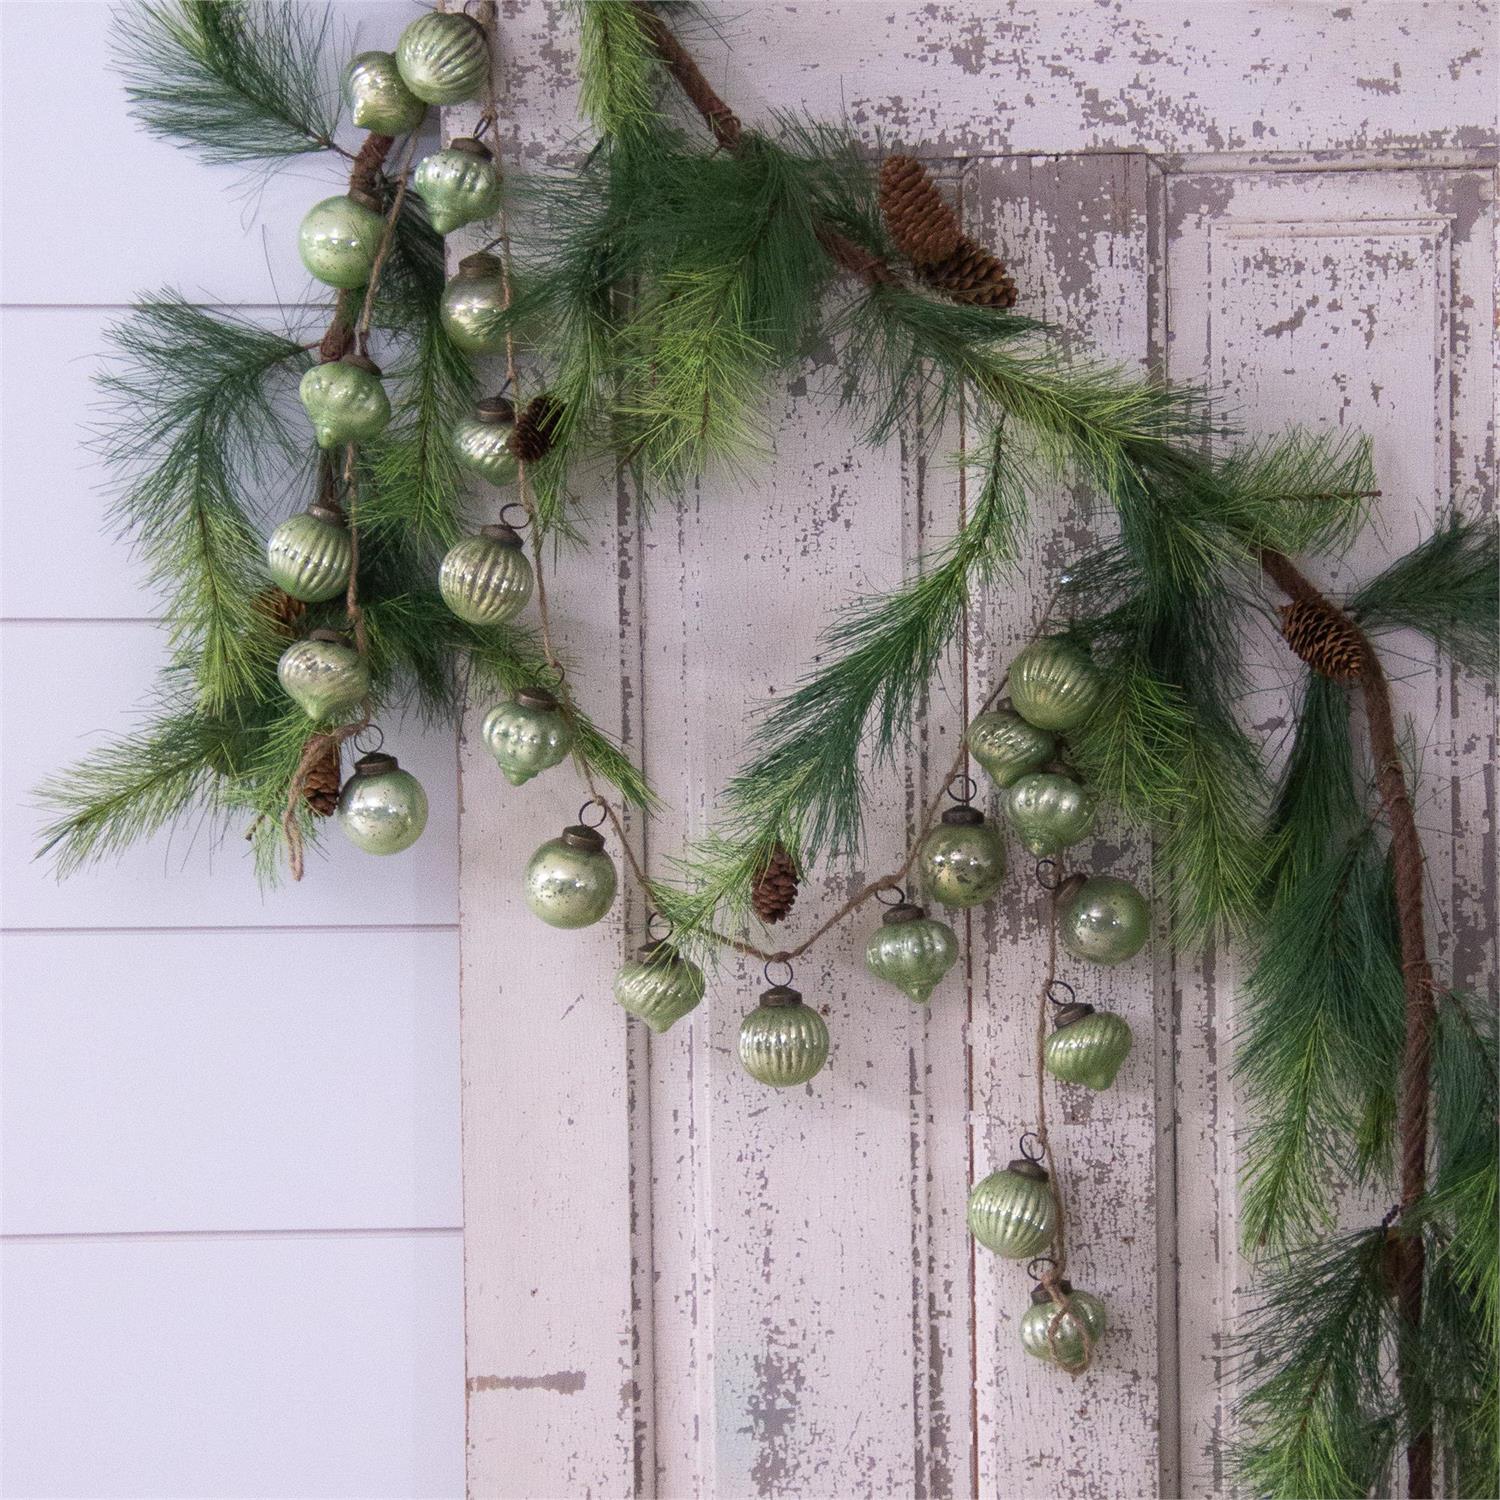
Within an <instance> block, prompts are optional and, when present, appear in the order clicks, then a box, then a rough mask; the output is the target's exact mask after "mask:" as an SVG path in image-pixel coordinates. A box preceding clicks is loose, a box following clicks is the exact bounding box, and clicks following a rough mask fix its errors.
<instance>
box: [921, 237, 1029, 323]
mask: <svg viewBox="0 0 1500 1500" xmlns="http://www.w3.org/2000/svg"><path fill="white" fill-rule="evenodd" d="M922 275H923V277H924V278H925V279H926V281H927V283H928V284H929V285H930V286H934V287H936V288H937V290H938V291H940V292H941V293H942V294H943V295H944V296H945V297H951V298H952V299H953V300H954V301H955V302H967V303H968V304H969V305H970V306H971V307H1014V306H1015V302H1016V284H1015V282H1014V281H1012V280H1011V278H1010V276H1009V275H1008V274H1007V272H1006V269H1005V262H1004V261H1002V260H1000V259H998V258H997V257H996V256H993V255H991V254H990V252H989V251H988V250H986V249H985V248H984V246H983V245H976V244H975V243H974V241H973V240H970V239H962V240H960V241H959V242H958V248H957V249H956V250H955V251H954V252H953V254H952V255H950V256H949V257H948V258H947V259H946V260H944V261H941V262H939V263H938V264H937V265H935V266H927V267H926V268H924V270H923V271H922Z"/></svg>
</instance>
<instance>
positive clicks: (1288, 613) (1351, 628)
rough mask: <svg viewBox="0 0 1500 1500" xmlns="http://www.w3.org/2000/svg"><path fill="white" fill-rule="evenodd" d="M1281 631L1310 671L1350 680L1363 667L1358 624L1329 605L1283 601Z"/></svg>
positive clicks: (1351, 680)
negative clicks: (1285, 602)
mask: <svg viewBox="0 0 1500 1500" xmlns="http://www.w3.org/2000/svg"><path fill="white" fill-rule="evenodd" d="M1281 634H1282V636H1283V637H1284V638H1285V640H1286V643H1287V645H1288V646H1290V647H1291V648H1292V650H1293V651H1295V652H1296V653H1297V655H1298V656H1300V657H1301V658H1302V660H1303V661H1305V662H1306V663H1307V664H1308V666H1310V667H1311V668H1312V669H1313V671H1314V672H1317V673H1319V674H1321V675H1322V676H1324V677H1327V678H1330V679H1332V681H1334V682H1353V681H1355V679H1356V678H1358V677H1359V676H1360V675H1361V674H1362V673H1363V672H1364V670H1365V645H1364V639H1363V637H1362V636H1361V635H1360V633H1359V628H1358V626H1356V625H1355V623H1354V622H1353V621H1352V620H1351V619H1350V618H1349V617H1348V616H1347V615H1345V614H1342V613H1340V612H1339V611H1338V610H1336V609H1334V608H1333V607H1332V606H1331V605H1326V604H1322V603H1320V602H1318V601H1317V600H1315V599H1298V600H1297V601H1296V602H1295V603H1292V604H1283V605H1282V606H1281Z"/></svg>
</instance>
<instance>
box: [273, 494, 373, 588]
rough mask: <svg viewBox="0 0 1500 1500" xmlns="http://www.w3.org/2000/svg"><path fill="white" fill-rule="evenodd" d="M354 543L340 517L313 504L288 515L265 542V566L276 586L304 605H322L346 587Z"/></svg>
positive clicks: (331, 507) (329, 508)
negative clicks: (293, 514)
mask: <svg viewBox="0 0 1500 1500" xmlns="http://www.w3.org/2000/svg"><path fill="white" fill-rule="evenodd" d="M353 561H354V544H353V543H352V542H351V541H350V539H349V528H348V527H347V526H346V525H345V524H344V517H343V515H342V514H341V513H340V512H339V511H337V510H335V509H334V508H333V506H331V505H321V504H314V505H310V506H308V508H307V509H306V510H305V511H304V512H303V513H302V514H301V515H300V516H291V517H289V518H288V519H287V520H285V521H283V522H282V523H281V525H280V526H278V527H277V528H276V530H275V531H273V532H272V533H271V537H270V540H269V541H268V542H267V543H266V566H267V569H268V570H269V572H270V574H271V580H272V582H273V583H275V584H276V586H277V587H278V588H279V589H281V590H283V591H284V592H285V593H288V594H290V595H291V596H292V598H293V599H300V600H302V602H303V603H304V604H322V603H324V602H325V601H327V600H329V599H334V598H337V597H338V595H340V594H342V593H343V592H344V590H345V589H347V588H348V587H349V569H350V566H351V565H352V564H353Z"/></svg>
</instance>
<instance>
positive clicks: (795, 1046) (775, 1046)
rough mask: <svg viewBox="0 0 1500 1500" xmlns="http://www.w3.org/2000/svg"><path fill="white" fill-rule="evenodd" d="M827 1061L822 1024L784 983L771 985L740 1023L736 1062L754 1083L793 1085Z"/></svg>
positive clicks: (803, 1081)
mask: <svg viewBox="0 0 1500 1500" xmlns="http://www.w3.org/2000/svg"><path fill="white" fill-rule="evenodd" d="M827 1061H828V1024H827V1022H825V1021H824V1019H823V1018H822V1016H820V1015H819V1014H818V1013H817V1011H815V1010H813V1009H812V1007H811V1006H807V1005H804V1004H803V1003H802V995H801V993H800V992H799V991H797V990H794V989H792V988H791V987H790V986H788V985H784V984H777V985H772V987H771V988H770V989H768V990H766V991H765V992H764V993H763V994H762V995H761V997H760V1004H759V1005H757V1006H756V1007H755V1009H754V1010H752V1011H751V1012H750V1014H749V1015H748V1016H746V1017H745V1019H744V1020H743V1021H741V1022H740V1066H741V1067H743V1068H744V1070H745V1071H746V1072H747V1073H748V1074H749V1075H750V1076H751V1077H752V1078H753V1079H755V1081H756V1082H757V1083H765V1084H769V1085H770V1086H771V1087H772V1088H773V1089H788V1088H793V1087H795V1086H796V1085H797V1084H799V1083H806V1082H807V1081H808V1079H810V1078H813V1077H815V1076H816V1075H817V1074H818V1072H819V1071H821V1069H822V1067H823V1064H824V1063H825V1062H827Z"/></svg>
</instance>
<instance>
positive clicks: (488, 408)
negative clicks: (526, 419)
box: [474, 396, 516, 425]
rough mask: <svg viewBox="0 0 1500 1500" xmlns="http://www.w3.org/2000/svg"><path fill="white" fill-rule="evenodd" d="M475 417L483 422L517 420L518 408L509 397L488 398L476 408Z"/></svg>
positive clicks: (498, 422) (497, 422)
mask: <svg viewBox="0 0 1500 1500" xmlns="http://www.w3.org/2000/svg"><path fill="white" fill-rule="evenodd" d="M474 416H475V417H476V418H477V419H478V420H479V421H481V422H494V423H496V424H497V425H498V424H500V423H503V422H514V421H515V420H516V408H515V406H514V405H513V404H512V402H511V399H510V397H509V396H486V397H485V398H484V400H483V401H481V402H480V403H479V404H478V405H477V406H476V407H475V408H474Z"/></svg>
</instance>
